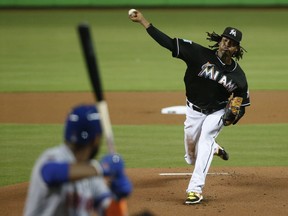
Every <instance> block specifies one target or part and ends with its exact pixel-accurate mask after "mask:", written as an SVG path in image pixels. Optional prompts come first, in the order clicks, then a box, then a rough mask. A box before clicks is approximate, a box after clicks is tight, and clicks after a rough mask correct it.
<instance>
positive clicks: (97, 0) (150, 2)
mask: <svg viewBox="0 0 288 216" xmlns="http://www.w3.org/2000/svg"><path fill="white" fill-rule="evenodd" d="M0 6H4V7H5V6H6V7H53V6H57V7H62V6H63V7H78V6H94V7H121V6H122V7H124V6H131V7H132V6H133V7H136V6H142V7H145V6H146V7H156V6H158V7H172V6H180V7H181V6H201V7H205V6H209V7H211V6H261V7H263V6H268V7H270V6H278V7H279V6H288V0H1V1H0Z"/></svg>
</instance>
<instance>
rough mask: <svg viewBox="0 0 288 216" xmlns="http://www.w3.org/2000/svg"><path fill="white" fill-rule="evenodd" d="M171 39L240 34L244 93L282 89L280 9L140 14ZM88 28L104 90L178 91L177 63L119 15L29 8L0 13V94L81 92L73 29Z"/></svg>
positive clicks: (180, 71) (287, 16)
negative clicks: (213, 33) (232, 28)
mask: <svg viewBox="0 0 288 216" xmlns="http://www.w3.org/2000/svg"><path fill="white" fill-rule="evenodd" d="M143 13H144V14H145V15H146V17H147V18H148V19H149V20H150V21H151V22H152V23H153V24H154V25H155V26H156V27H159V29H160V30H162V31H164V32H165V33H167V34H168V35H169V36H171V37H180V38H186V39H192V40H194V41H196V42H198V43H200V44H203V45H204V46H208V45H209V42H208V41H207V40H205V38H206V35H205V34H206V33H205V32H207V31H216V32H218V33H221V32H222V31H223V29H224V28H225V27H226V26H236V27H238V28H239V29H241V30H242V31H243V34H244V37H243V44H242V45H243V46H244V47H245V48H246V49H247V50H248V53H245V55H244V59H243V61H241V62H240V63H241V66H242V68H243V69H244V71H245V72H246V75H247V77H248V81H249V85H250V89H251V90H255V89H268V90H269V89H280V90H287V89H288V85H287V84H288V81H287V80H288V74H287V73H286V71H287V69H288V62H287V58H288V54H287V52H286V49H285V44H287V43H286V39H287V35H288V28H286V26H287V20H288V13H287V10H276V9H275V10H267V9H266V10H257V9H254V10H253V9H250V10H235V9H226V10H225V9H222V10H221V9H218V10H211V9H208V10H204V9H198V10H197V9H187V10H161V9H157V10H151V9H150V10H149V9H145V10H143ZM82 21H87V22H88V23H90V25H91V27H92V31H93V39H94V42H95V45H96V50H97V54H98V57H97V58H98V60H99V64H100V69H101V76H102V80H103V82H104V88H105V89H106V90H108V91H147V90H148V91H167V90H169V91H173V90H175V91H178V90H183V89H184V87H183V81H182V80H183V75H184V70H185V64H184V63H182V62H181V61H180V60H177V59H173V58H172V57H171V54H170V53H169V52H168V51H167V50H165V49H164V48H162V47H160V46H159V45H158V44H156V42H154V41H153V40H152V39H151V38H150V36H149V35H148V34H147V33H146V32H145V30H144V29H143V28H142V26H140V25H138V24H135V23H132V22H131V21H130V20H128V17H127V10H125V9H119V10H66V11H65V10H40V11H37V10H32V11H31V10H30V11H25V10H24V11H9V10H8V11H7V10H2V11H1V13H0V28H1V34H0V45H1V49H0V70H1V73H0V91H2V92H21V91H87V90H90V83H89V80H88V78H87V75H86V70H85V65H84V62H83V58H82V53H81V49H80V46H79V40H78V36H77V31H76V26H77V24H78V23H80V22H82Z"/></svg>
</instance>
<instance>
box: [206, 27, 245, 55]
mask: <svg viewBox="0 0 288 216" xmlns="http://www.w3.org/2000/svg"><path fill="white" fill-rule="evenodd" d="M206 33H207V36H208V37H207V38H206V39H207V40H209V41H215V42H217V43H215V44H214V45H212V46H209V47H210V48H211V49H213V50H217V49H218V48H219V42H220V41H221V40H222V36H220V35H218V34H217V33H215V32H214V31H213V32H212V33H209V32H206ZM244 52H247V51H246V50H245V49H244V48H243V47H242V46H240V44H238V50H237V52H236V53H234V55H233V57H234V58H236V60H237V61H239V60H240V59H242V58H243V54H244Z"/></svg>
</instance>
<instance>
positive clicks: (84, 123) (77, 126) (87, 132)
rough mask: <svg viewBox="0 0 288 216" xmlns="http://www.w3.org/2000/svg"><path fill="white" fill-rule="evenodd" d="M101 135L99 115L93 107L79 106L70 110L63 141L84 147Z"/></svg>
mask: <svg viewBox="0 0 288 216" xmlns="http://www.w3.org/2000/svg"><path fill="white" fill-rule="evenodd" d="M100 134H102V128H101V125H100V115H99V113H98V110H97V108H96V107H95V106H94V105H80V106H76V107H74V108H73V109H72V111H71V112H70V113H69V114H68V116H67V119H66V127H65V140H66V141H68V142H70V143H75V144H77V145H85V144H88V143H89V142H91V141H92V140H94V139H95V137H96V136H97V135H100Z"/></svg>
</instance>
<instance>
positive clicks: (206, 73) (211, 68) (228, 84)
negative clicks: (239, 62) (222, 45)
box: [198, 62, 238, 92]
mask: <svg viewBox="0 0 288 216" xmlns="http://www.w3.org/2000/svg"><path fill="white" fill-rule="evenodd" d="M220 74H221V73H220V72H219V71H218V70H215V65H214V64H210V63H209V62H207V63H206V64H204V65H203V66H202V70H201V71H200V73H199V74H198V76H199V77H204V78H206V79H210V80H214V81H216V82H218V83H219V84H221V85H223V86H224V87H225V88H226V89H227V91H228V92H232V91H234V90H235V89H237V88H238V87H237V85H236V84H235V83H233V82H232V79H228V77H227V76H225V75H223V74H221V75H220ZM219 75H220V76H219ZM217 78H219V79H217Z"/></svg>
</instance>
